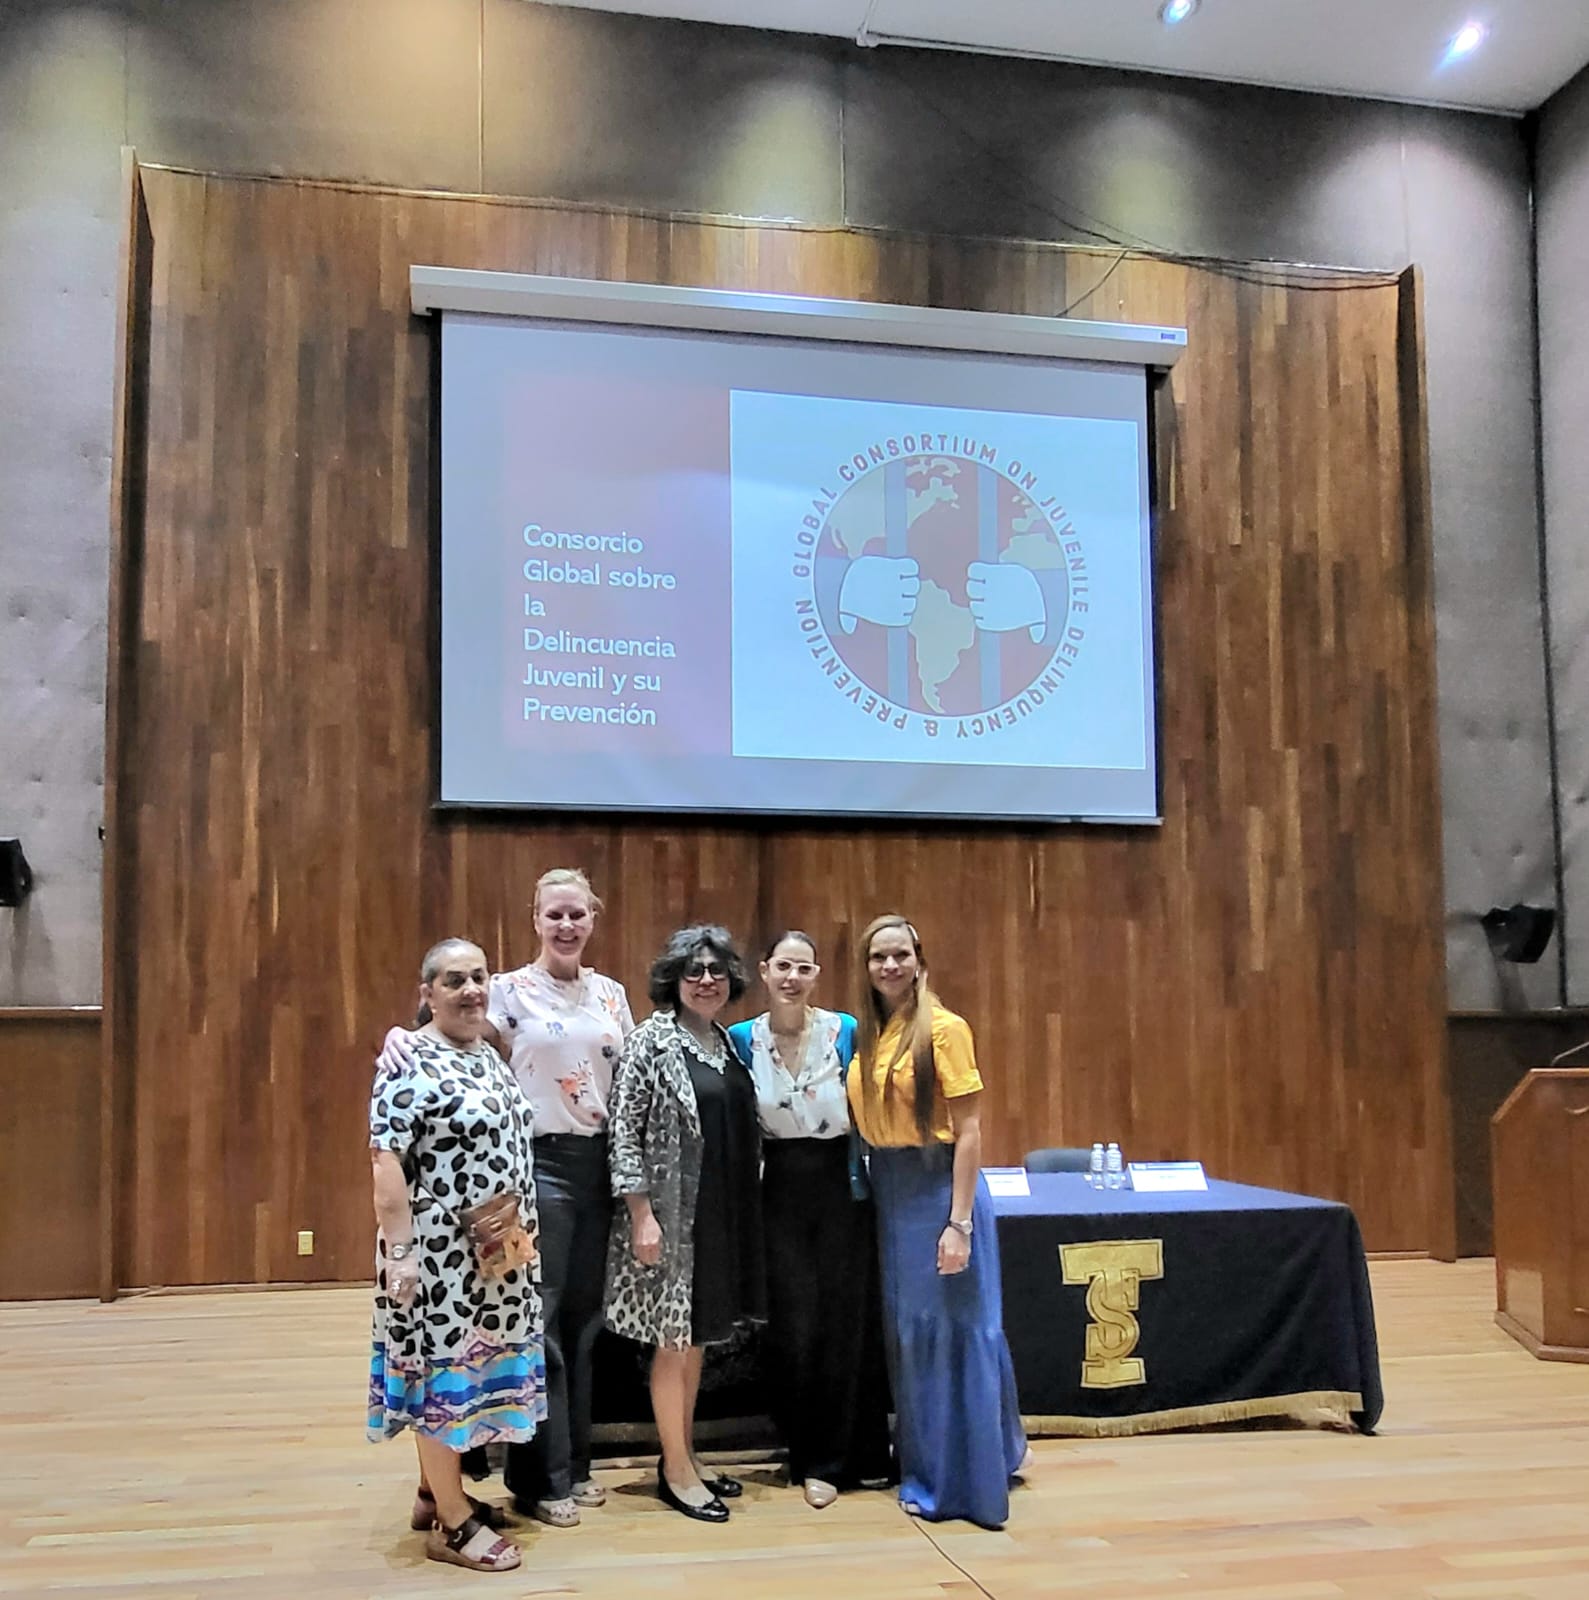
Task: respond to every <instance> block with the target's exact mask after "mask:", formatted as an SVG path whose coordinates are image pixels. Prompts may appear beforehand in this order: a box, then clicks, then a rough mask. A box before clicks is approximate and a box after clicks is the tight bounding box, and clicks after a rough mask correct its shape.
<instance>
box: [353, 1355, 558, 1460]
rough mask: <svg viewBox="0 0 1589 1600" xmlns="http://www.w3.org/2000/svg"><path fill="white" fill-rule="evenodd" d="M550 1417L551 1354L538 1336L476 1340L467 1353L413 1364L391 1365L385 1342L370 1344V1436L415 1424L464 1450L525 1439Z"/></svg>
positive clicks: (393, 1434)
mask: <svg viewBox="0 0 1589 1600" xmlns="http://www.w3.org/2000/svg"><path fill="white" fill-rule="evenodd" d="M545 1417H546V1358H545V1355H544V1353H543V1350H542V1346H541V1345H540V1343H539V1342H538V1341H537V1342H536V1343H533V1344H528V1345H517V1346H511V1347H509V1348H506V1349H504V1348H502V1347H500V1346H491V1347H484V1346H476V1347H474V1348H472V1349H470V1350H468V1351H467V1352H465V1354H464V1357H463V1358H462V1359H461V1360H458V1361H448V1362H442V1361H427V1362H425V1363H423V1364H422V1365H420V1366H418V1367H416V1368H413V1369H411V1370H402V1369H399V1368H397V1367H394V1366H391V1365H389V1364H388V1362H387V1359H386V1348H385V1346H384V1345H382V1344H380V1343H377V1344H376V1345H375V1346H374V1348H373V1349H372V1351H371V1355H370V1395H369V1425H368V1431H369V1436H370V1438H371V1439H372V1440H374V1439H392V1438H395V1437H396V1436H397V1435H398V1434H399V1433H401V1432H402V1431H403V1430H404V1429H405V1428H413V1429H415V1430H416V1431H417V1432H419V1433H423V1434H425V1435H426V1436H427V1437H428V1438H431V1439H436V1440H439V1441H440V1442H441V1443H442V1444H444V1445H446V1446H447V1448H448V1449H449V1450H457V1451H460V1452H461V1451H464V1450H472V1449H474V1448H475V1447H476V1446H477V1445H484V1444H491V1443H492V1442H494V1441H496V1440H502V1441H504V1442H507V1443H514V1444H522V1443H524V1442H525V1441H526V1440H528V1439H530V1438H533V1437H534V1434H535V1429H536V1425H537V1424H538V1423H540V1422H541V1421H543V1420H544V1419H545Z"/></svg>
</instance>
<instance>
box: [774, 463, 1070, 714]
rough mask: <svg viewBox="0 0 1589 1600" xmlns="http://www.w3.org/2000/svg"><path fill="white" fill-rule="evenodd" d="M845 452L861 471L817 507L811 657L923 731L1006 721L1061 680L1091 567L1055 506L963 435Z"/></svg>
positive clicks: (1032, 481) (1027, 477)
mask: <svg viewBox="0 0 1589 1600" xmlns="http://www.w3.org/2000/svg"><path fill="white" fill-rule="evenodd" d="M915 442H916V441H914V440H910V439H906V440H905V441H904V443H905V444H906V445H909V444H912V443H915ZM934 442H936V441H934ZM955 442H958V441H955ZM921 443H922V444H926V443H928V438H927V437H926V436H923V437H922V439H921ZM888 446H890V447H892V449H893V450H894V451H899V450H900V446H899V444H898V443H896V441H893V440H890V441H888ZM879 457H881V459H878V458H879ZM854 461H855V464H856V466H857V467H859V468H864V470H852V471H851V473H850V474H849V475H848V477H847V480H846V487H845V488H844V489H843V490H842V491H841V492H840V493H839V495H838V496H837V498H836V499H835V500H834V501H833V503H832V504H831V506H830V507H829V508H828V509H827V513H826V516H825V518H824V521H823V526H822V529H821V534H820V537H819V538H818V540H817V545H816V551H815V555H814V558H813V560H812V561H811V565H810V573H811V598H812V600H813V601H814V602H815V610H816V614H817V617H818V619H819V620H820V623H821V628H822V632H823V634H824V635H825V640H824V641H821V643H825V645H826V647H827V650H828V651H831V656H832V664H831V665H829V664H828V663H825V662H823V661H821V659H820V657H819V665H823V666H824V667H825V669H826V670H828V671H829V673H830V675H836V674H835V671H834V669H836V668H837V667H838V666H839V664H841V663H842V666H843V667H844V668H847V669H848V671H849V673H850V674H852V675H853V677H854V679H856V680H858V681H859V682H860V683H862V684H864V685H866V686H867V688H869V689H870V690H872V692H873V693H874V694H875V695H877V696H878V697H879V698H880V699H881V700H883V701H885V702H886V707H885V710H889V709H891V710H893V711H894V712H895V713H898V714H905V715H907V716H908V714H909V713H912V712H914V713H916V714H917V715H918V717H919V722H918V726H920V727H921V728H922V729H923V731H924V732H926V733H928V734H929V735H931V736H934V737H936V736H938V734H939V733H940V730H941V731H943V732H945V733H947V732H949V727H948V726H945V724H953V727H954V732H955V733H956V734H958V735H960V736H964V735H965V734H966V733H968V732H969V733H974V734H979V735H980V734H984V733H989V732H996V731H997V730H998V729H999V728H1000V727H1003V726H1010V727H1013V726H1014V725H1015V723H1016V721H1017V720H1018V718H1020V717H1024V716H1026V715H1028V714H1030V712H1031V711H1032V710H1033V709H1035V708H1036V707H1037V706H1039V705H1041V704H1042V703H1043V702H1044V701H1045V700H1046V699H1047V698H1048V696H1049V695H1050V694H1053V693H1055V692H1056V691H1057V690H1058V689H1059V687H1060V684H1061V683H1062V682H1063V680H1064V677H1065V675H1066V672H1067V670H1068V669H1069V666H1070V664H1071V662H1072V661H1074V659H1075V658H1076V656H1077V655H1078V653H1079V646H1080V643H1081V641H1082V639H1083V638H1084V637H1085V630H1084V628H1083V627H1082V626H1080V620H1081V619H1080V618H1079V617H1078V616H1077V615H1075V614H1074V613H1075V612H1076V611H1079V612H1085V610H1086V592H1087V576H1086V566H1085V561H1084V557H1083V555H1082V547H1081V542H1080V540H1079V538H1077V537H1076V535H1075V531H1074V529H1072V528H1071V527H1070V525H1069V522H1068V520H1067V518H1066V516H1065V513H1064V511H1063V510H1062V509H1061V508H1060V507H1059V506H1058V504H1057V501H1055V499H1054V498H1053V497H1052V496H1048V497H1046V498H1043V499H1041V500H1040V499H1038V498H1036V497H1037V496H1038V495H1040V494H1041V489H1040V487H1039V485H1038V483H1037V479H1036V476H1035V474H1033V473H1031V472H1029V471H1025V470H1024V469H1023V468H1022V467H1021V464H1020V463H1019V462H1017V461H1013V460H1012V461H1007V462H1001V461H1000V458H999V455H998V452H997V451H995V450H994V449H993V448H992V447H990V446H989V447H982V446H979V445H977V444H975V443H974V442H968V444H967V448H966V449H965V451H964V452H957V451H955V450H954V449H949V450H945V451H934V452H932V453H918V454H904V453H902V452H901V453H899V454H890V453H889V452H888V450H886V449H873V450H872V451H871V452H870V453H869V454H859V453H858V454H857V455H856V457H855V458H854ZM808 604H809V602H808ZM1073 608H1074V610H1073ZM802 609H805V608H802ZM812 645H813V653H814V654H815V653H816V651H817V649H818V647H819V642H818V641H815V640H813V641H812ZM912 720H915V719H912ZM897 725H901V726H902V725H903V723H900V724H897Z"/></svg>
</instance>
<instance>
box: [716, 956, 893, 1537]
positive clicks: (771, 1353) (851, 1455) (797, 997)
mask: <svg viewBox="0 0 1589 1600" xmlns="http://www.w3.org/2000/svg"><path fill="white" fill-rule="evenodd" d="M820 971H821V968H820V967H819V966H818V965H817V956H816V947H815V945H814V944H813V943H812V941H811V938H810V936H809V935H807V934H804V933H800V932H798V931H795V930H790V931H788V932H785V933H782V934H780V935H779V936H778V937H777V938H776V939H775V940H773V942H772V944H771V945H770V946H769V947H768V950H767V954H766V956H765V958H764V959H763V961H762V963H761V977H762V982H763V983H764V984H765V985H766V986H767V994H768V999H769V1001H770V1004H769V1006H768V1009H767V1010H766V1011H765V1012H763V1013H762V1015H761V1016H759V1017H756V1018H754V1019H753V1020H752V1021H749V1022H739V1023H736V1024H735V1025H734V1026H733V1027H732V1028H730V1029H729V1037H730V1038H731V1039H732V1040H733V1043H734V1048H735V1049H736V1050H737V1051H738V1052H739V1056H740V1058H741V1060H743V1061H744V1062H745V1064H746V1066H748V1067H749V1068H750V1073H751V1078H752V1080H753V1081H754V1083H755V1088H756V1111H757V1116H758V1118H759V1119H760V1122H761V1131H762V1156H763V1161H764V1163H765V1165H764V1169H763V1175H762V1209H763V1215H764V1218H765V1227H766V1260H767V1318H768V1320H767V1341H766V1350H767V1355H768V1382H769V1386H770V1389H771V1392H772V1395H773V1405H774V1410H775V1412H776V1419H777V1421H778V1424H779V1426H780V1428H781V1429H782V1431H783V1435H784V1439H785V1441H786V1443H787V1444H788V1447H789V1475H790V1478H791V1479H792V1480H793V1481H794V1482H795V1483H801V1484H804V1486H805V1497H806V1500H807V1502H808V1503H809V1504H811V1505H812V1506H815V1507H816V1508H818V1509H821V1508H822V1507H823V1506H827V1505H831V1504H832V1503H833V1500H834V1499H835V1497H836V1496H837V1494H838V1491H839V1490H840V1489H841V1488H852V1487H854V1486H855V1485H856V1484H859V1483H862V1482H873V1481H885V1482H886V1481H887V1480H888V1478H889V1476H890V1469H889V1445H888V1407H889V1400H888V1373H887V1368H886V1365H885V1362H884V1356H883V1343H882V1323H881V1313H880V1301H879V1290H878V1271H877V1236H876V1222H875V1218H874V1216H873V1211H872V1203H871V1199H870V1197H869V1195H868V1193H867V1188H866V1174H865V1169H864V1167H863V1166H862V1164H861V1155H860V1146H859V1142H858V1141H857V1140H855V1139H854V1137H853V1136H852V1134H851V1130H850V1117H849V1108H848V1105H847V1103H846V1100H845V1081H844V1080H845V1074H846V1072H847V1071H848V1069H849V1064H850V1060H851V1057H852V1056H853V1055H854V1053H855V1018H854V1017H852V1016H850V1015H848V1014H847V1013H846V1012H843V1011H824V1010H822V1009H821V1008H820V1007H817V1006H813V1005H812V1004H811V1003H810V1002H811V991H812V989H813V987H814V986H815V984H816V981H817V975H818V973H819V972H820Z"/></svg>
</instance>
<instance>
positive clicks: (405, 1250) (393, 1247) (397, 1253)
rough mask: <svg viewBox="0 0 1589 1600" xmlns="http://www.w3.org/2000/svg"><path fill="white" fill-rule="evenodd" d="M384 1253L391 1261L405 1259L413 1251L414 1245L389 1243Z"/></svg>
mask: <svg viewBox="0 0 1589 1600" xmlns="http://www.w3.org/2000/svg"><path fill="white" fill-rule="evenodd" d="M386 1253H387V1255H389V1256H390V1257H391V1258H392V1260H393V1261H406V1260H407V1259H408V1258H409V1257H410V1256H411V1255H413V1253H414V1246H413V1244H412V1243H409V1244H389V1245H387V1247H386Z"/></svg>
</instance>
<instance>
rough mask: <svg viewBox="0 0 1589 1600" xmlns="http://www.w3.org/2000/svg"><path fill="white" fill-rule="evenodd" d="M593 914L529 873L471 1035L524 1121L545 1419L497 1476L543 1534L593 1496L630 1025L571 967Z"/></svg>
mask: <svg viewBox="0 0 1589 1600" xmlns="http://www.w3.org/2000/svg"><path fill="white" fill-rule="evenodd" d="M601 909H602V906H601V901H600V900H599V899H598V898H597V897H596V892H595V891H594V890H593V889H592V888H591V886H590V880H589V879H588V878H586V876H585V874H584V873H583V872H580V871H579V870H578V869H577V868H573V867H556V868H553V870H552V871H550V872H546V873H543V874H542V875H541V878H540V880H539V881H538V882H537V883H536V885H535V900H534V903H533V914H534V917H535V932H536V935H537V937H538V939H539V941H540V947H539V950H538V952H537V954H536V957H535V959H534V961H532V962H531V963H530V964H529V965H528V966H525V967H520V968H518V969H517V970H516V971H514V972H501V973H497V974H496V975H495V976H494V977H493V978H492V979H491V987H490V992H489V996H488V998H487V1002H486V1015H487V1018H488V1019H489V1020H488V1021H487V1023H486V1026H485V1037H486V1038H487V1039H488V1040H490V1042H491V1043H492V1044H494V1045H495V1046H496V1047H497V1049H498V1050H499V1051H500V1052H501V1054H502V1056H503V1058H504V1059H505V1060H506V1061H507V1062H508V1064H509V1065H510V1066H511V1067H512V1068H513V1075H514V1076H515V1077H516V1078H517V1079H518V1082H519V1087H520V1088H521V1089H522V1090H523V1091H524V1094H525V1096H526V1098H527V1099H528V1100H529V1102H530V1110H531V1113H532V1115H533V1117H534V1130H535V1136H534V1140H533V1150H534V1162H535V1186H536V1192H537V1196H538V1198H539V1202H540V1224H541V1237H540V1248H541V1308H542V1313H543V1315H544V1318H545V1323H546V1399H547V1408H548V1415H547V1418H546V1420H545V1421H544V1422H543V1423H542V1424H541V1425H540V1427H539V1428H538V1429H537V1430H536V1433H535V1437H534V1439H533V1440H532V1441H531V1442H530V1443H528V1444H514V1445H510V1446H509V1447H508V1460H507V1468H506V1470H505V1471H504V1473H503V1480H504V1482H505V1483H506V1485H507V1487H508V1489H509V1490H510V1491H511V1492H512V1494H513V1498H514V1501H515V1503H516V1504H517V1506H518V1507H519V1509H520V1510H521V1511H523V1512H524V1513H525V1514H526V1515H528V1516H533V1517H535V1518H536V1519H537V1520H539V1521H541V1522H544V1523H547V1524H549V1525H550V1526H551V1527H554V1528H569V1527H573V1526H575V1525H576V1524H577V1523H578V1522H579V1511H580V1507H581V1506H586V1507H589V1506H599V1505H601V1504H602V1503H603V1502H604V1501H605V1500H606V1498H607V1496H606V1491H605V1490H604V1489H602V1488H601V1487H600V1486H599V1485H598V1484H597V1483H596V1481H595V1480H594V1479H593V1478H592V1477H591V1475H590V1384H591V1356H592V1352H593V1350H594V1348H595V1342H596V1335H597V1333H599V1332H600V1330H601V1318H602V1292H603V1288H604V1285H605V1277H606V1267H607V1236H608V1234H609V1232H610V1231H611V1228H612V1189H611V1183H610V1181H609V1178H608V1173H607V1112H608V1107H609V1104H610V1101H611V1097H612V1075H613V1068H614V1067H615V1066H616V1065H617V1063H618V1058H619V1056H620V1054H621V1053H622V1051H623V1043H624V1040H625V1039H626V1038H627V1037H628V1035H629V1034H630V1033H632V1032H633V1031H634V1019H633V1017H632V1016H631V1015H630V1012H629V998H628V996H627V995H626V994H625V992H624V987H623V985H622V984H621V983H618V982H616V981H615V980H614V979H612V978H607V977H603V976H602V974H601V973H599V972H593V971H591V969H590V968H589V967H587V966H584V965H582V963H581V957H582V956H583V955H584V953H585V946H586V945H587V944H588V943H589V942H590V936H591V934H592V933H593V932H594V931H595V928H596V919H597V917H598V916H599V915H600V914H601ZM407 1038H408V1035H406V1034H404V1033H402V1032H400V1031H399V1030H396V1029H394V1030H393V1032H392V1033H390V1034H388V1035H387V1050H388V1052H395V1056H396V1058H397V1059H401V1058H402V1052H403V1050H404V1048H405V1047H406V1041H407ZM386 1059H387V1056H386V1055H384V1054H383V1056H382V1061H383V1062H384V1061H386Z"/></svg>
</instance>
